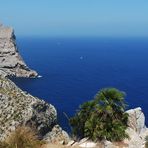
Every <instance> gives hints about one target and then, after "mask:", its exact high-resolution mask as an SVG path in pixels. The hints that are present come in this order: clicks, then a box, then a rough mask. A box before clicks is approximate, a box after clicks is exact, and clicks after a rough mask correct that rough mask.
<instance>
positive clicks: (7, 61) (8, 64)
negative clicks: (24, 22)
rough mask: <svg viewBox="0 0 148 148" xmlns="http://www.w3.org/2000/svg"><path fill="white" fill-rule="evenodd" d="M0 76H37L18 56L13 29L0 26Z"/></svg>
mask: <svg viewBox="0 0 148 148" xmlns="http://www.w3.org/2000/svg"><path fill="white" fill-rule="evenodd" d="M0 75H3V76H16V77H36V76H37V72H35V71H33V70H31V69H29V68H28V67H27V65H26V64H25V62H24V61H23V59H22V57H21V56H20V54H19V52H18V49H17V45H16V38H15V35H14V31H13V29H12V28H10V27H4V26H2V25H0Z"/></svg>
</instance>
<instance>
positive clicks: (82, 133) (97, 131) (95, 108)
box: [70, 88, 128, 141]
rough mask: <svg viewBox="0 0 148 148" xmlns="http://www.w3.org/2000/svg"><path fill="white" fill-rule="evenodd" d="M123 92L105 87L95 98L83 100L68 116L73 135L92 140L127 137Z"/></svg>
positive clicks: (126, 115)
mask: <svg viewBox="0 0 148 148" xmlns="http://www.w3.org/2000/svg"><path fill="white" fill-rule="evenodd" d="M124 97H125V94H124V93H123V92H121V91H119V90H117V89H115V88H105V89H102V90H101V91H100V92H98V93H97V94H96V96H95V98H94V99H93V100H91V101H88V102H85V103H84V104H82V105H81V106H80V108H79V110H78V111H77V112H76V114H75V116H74V117H72V118H70V125H71V127H72V132H73V134H74V135H75V136H77V137H80V138H83V137H89V138H90V139H92V140H102V139H107V140H110V141H121V140H123V139H124V138H128V135H127V134H126V132H125V130H126V128H127V121H128V114H127V113H125V108H126V104H125V101H124Z"/></svg>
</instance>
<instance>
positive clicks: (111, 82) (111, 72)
mask: <svg viewBox="0 0 148 148" xmlns="http://www.w3.org/2000/svg"><path fill="white" fill-rule="evenodd" d="M17 44H18V47H19V50H20V52H21V54H22V56H23V58H24V60H25V61H26V63H27V64H28V65H29V66H30V67H31V68H33V69H35V70H36V71H37V72H38V73H39V74H40V75H41V76H42V77H41V78H37V79H15V80H14V81H15V83H16V84H17V85H18V86H20V87H21V88H22V89H23V90H25V91H28V92H29V93H31V94H32V95H34V96H37V97H39V98H42V99H44V100H45V101H47V102H49V103H51V104H53V105H54V106H55V107H56V108H57V110H58V119H59V123H60V124H61V126H62V127H63V128H64V129H66V130H68V128H67V127H68V126H67V125H68V122H67V118H66V117H65V116H64V114H63V112H65V113H66V114H67V115H68V116H69V117H70V116H72V115H73V114H74V113H75V111H76V109H77V108H78V106H79V105H80V104H81V103H83V102H85V101H87V100H90V99H93V97H94V95H95V94H96V93H97V91H98V90H100V89H101V88H104V87H116V88H118V89H120V90H122V91H125V92H126V94H127V96H126V102H127V103H128V104H129V107H128V108H134V107H139V106H140V107H141V108H142V109H143V111H144V113H145V115H146V117H147V118H146V122H147V124H148V38H17Z"/></svg>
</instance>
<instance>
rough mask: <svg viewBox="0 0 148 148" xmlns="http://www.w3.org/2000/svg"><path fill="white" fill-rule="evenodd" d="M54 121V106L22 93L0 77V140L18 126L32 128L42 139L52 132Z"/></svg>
mask: <svg viewBox="0 0 148 148" xmlns="http://www.w3.org/2000/svg"><path fill="white" fill-rule="evenodd" d="M56 120H57V112H56V110H55V108H54V106H52V105H51V104H47V103H46V102H45V101H43V100H40V99H38V98H35V97H33V96H31V95H30V94H28V93H26V92H23V91H22V90H21V89H19V88H18V87H17V86H16V85H15V84H14V83H13V82H12V81H11V80H9V79H7V78H4V77H2V76H1V77H0V140H4V139H5V138H6V137H7V136H8V135H9V134H10V133H11V132H12V131H14V130H15V129H16V127H17V126H19V125H28V126H33V128H36V129H37V131H38V133H39V135H40V136H41V137H43V136H44V135H46V133H48V132H49V131H52V128H53V127H54V126H55V125H56V124H57V123H56Z"/></svg>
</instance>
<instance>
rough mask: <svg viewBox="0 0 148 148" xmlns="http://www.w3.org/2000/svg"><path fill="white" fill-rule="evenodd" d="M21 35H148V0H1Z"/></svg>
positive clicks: (7, 20)
mask: <svg viewBox="0 0 148 148" xmlns="http://www.w3.org/2000/svg"><path fill="white" fill-rule="evenodd" d="M0 22H1V23H3V24H4V25H6V26H12V27H13V28H14V29H15V33H16V35H18V36H50V37H61V36H63V37H71V36H72V37H73V36H74V37H76V36H77V37H79V36H99V37H102V36H103V37H104V36H107V37H108V36H109V37H110V36H111V37H128V36H133V37H139V36H140V37H145V36H146V37H148V0H22V1H21V0H0Z"/></svg>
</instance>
